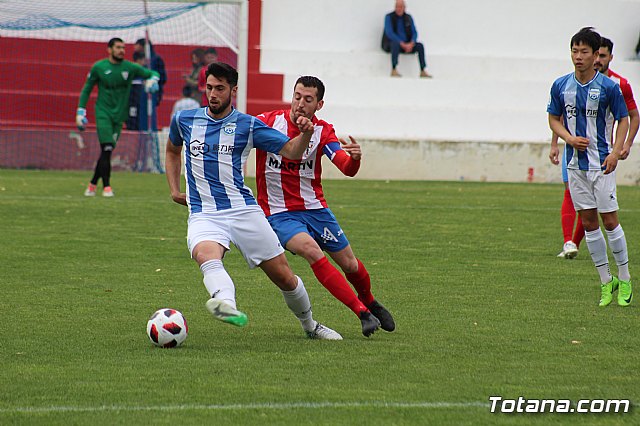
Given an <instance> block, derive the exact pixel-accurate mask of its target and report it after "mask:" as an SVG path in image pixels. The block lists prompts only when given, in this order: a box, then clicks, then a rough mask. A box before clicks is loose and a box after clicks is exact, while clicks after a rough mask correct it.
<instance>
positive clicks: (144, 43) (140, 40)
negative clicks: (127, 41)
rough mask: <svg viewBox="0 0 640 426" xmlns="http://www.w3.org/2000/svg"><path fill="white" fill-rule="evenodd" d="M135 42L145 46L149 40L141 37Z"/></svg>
mask: <svg viewBox="0 0 640 426" xmlns="http://www.w3.org/2000/svg"><path fill="white" fill-rule="evenodd" d="M134 44H139V45H140V46H142V47H144V46H146V44H147V40H145V39H143V38H139V39H137V40H136V42H135V43H134Z"/></svg>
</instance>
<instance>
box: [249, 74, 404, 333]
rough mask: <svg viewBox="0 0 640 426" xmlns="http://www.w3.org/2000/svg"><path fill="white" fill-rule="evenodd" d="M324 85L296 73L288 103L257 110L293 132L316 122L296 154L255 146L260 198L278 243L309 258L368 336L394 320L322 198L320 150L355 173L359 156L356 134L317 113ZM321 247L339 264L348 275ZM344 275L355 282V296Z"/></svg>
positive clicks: (281, 128) (391, 327)
mask: <svg viewBox="0 0 640 426" xmlns="http://www.w3.org/2000/svg"><path fill="white" fill-rule="evenodd" d="M324 90H325V89H324V84H323V83H322V81H320V79H318V78H316V77H312V76H304V77H300V78H299V79H298V80H297V81H296V84H295V86H294V93H293V98H292V100H291V109H289V110H276V111H270V112H265V113H262V114H260V115H259V116H258V118H259V119H261V120H263V121H264V122H265V123H266V124H268V125H269V126H271V127H273V128H274V129H277V130H279V131H280V132H282V133H283V134H285V135H287V136H288V137H291V138H292V137H296V136H297V135H299V134H300V130H299V129H298V126H297V125H295V124H294V123H296V122H297V120H299V119H300V118H301V117H305V118H307V119H309V120H311V121H312V122H313V127H314V131H313V136H312V137H311V143H310V144H309V147H308V149H307V150H306V151H305V152H304V155H303V156H302V159H300V160H297V159H291V157H288V156H286V155H284V156H283V155H281V154H280V153H269V152H266V151H263V150H260V149H258V150H257V151H256V184H257V187H258V203H259V204H260V207H262V210H263V211H264V212H265V214H266V215H267V217H268V219H269V223H270V224H271V226H272V227H273V229H274V230H275V231H276V234H277V235H278V238H279V239H280V242H281V243H282V245H283V246H285V247H286V248H287V250H289V251H291V252H292V253H295V254H297V255H300V256H302V257H304V258H305V259H306V260H307V261H308V262H309V264H310V265H311V269H312V270H313V273H314V274H315V276H316V278H318V281H320V283H321V284H322V285H323V286H324V287H325V288H326V289H327V290H329V292H330V293H331V294H332V295H333V296H334V297H335V298H336V299H338V300H340V301H341V302H342V303H344V304H345V305H346V306H348V307H349V308H350V309H351V310H352V311H353V312H354V313H355V314H356V315H357V316H358V318H360V321H361V324H362V334H364V335H365V336H367V337H368V336H370V335H371V334H373V332H374V331H375V330H377V329H378V327H380V326H381V327H382V329H383V330H386V331H393V330H394V329H395V323H394V320H393V317H392V316H391V314H390V313H389V311H388V310H387V309H385V307H384V306H382V304H380V303H379V302H378V301H376V300H375V298H374V297H373V294H371V281H370V277H369V273H368V272H367V270H366V268H365V267H364V265H363V264H362V262H361V261H360V260H359V259H357V258H356V257H355V255H354V254H353V251H352V250H351V245H350V244H349V241H348V240H347V237H346V236H345V234H344V232H343V231H342V229H341V228H340V225H339V224H338V221H337V220H336V218H335V216H334V215H333V213H332V212H331V210H329V208H328V206H327V202H326V201H325V199H324V195H323V192H322V183H321V179H322V166H321V160H322V156H323V155H326V156H327V157H328V158H329V159H330V160H331V161H332V162H333V164H334V165H336V167H338V169H340V171H341V172H342V173H344V174H345V175H346V176H355V174H356V173H357V172H358V169H359V168H360V159H361V157H362V151H361V149H360V145H358V143H357V142H356V141H355V139H353V138H351V137H350V139H351V141H350V142H346V141H345V140H343V139H340V140H339V139H338V138H337V137H336V134H335V132H334V130H333V126H332V125H330V124H329V123H327V122H325V121H322V120H319V119H318V118H317V117H316V116H315V113H316V112H317V111H319V110H320V108H322V106H323V104H324V100H323V97H324ZM340 144H342V148H341V147H340ZM323 250H324V251H326V252H327V253H329V256H331V258H332V259H333V260H334V261H335V262H336V263H337V264H338V265H339V266H340V268H341V269H342V271H343V272H344V273H345V276H346V279H345V276H343V275H342V274H341V273H340V272H339V271H338V270H337V269H336V268H335V267H334V266H333V265H332V264H331V263H330V262H329V260H328V259H327V257H326V256H325V255H324V253H323ZM347 280H349V282H351V284H353V286H354V287H355V289H356V291H357V293H358V295H357V296H356V295H355V293H354V292H353V290H352V289H351V287H350V286H349V283H348V282H347Z"/></svg>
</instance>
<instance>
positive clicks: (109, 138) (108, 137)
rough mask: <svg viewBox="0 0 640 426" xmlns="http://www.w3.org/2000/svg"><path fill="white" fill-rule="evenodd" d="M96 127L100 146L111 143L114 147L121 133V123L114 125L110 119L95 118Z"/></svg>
mask: <svg viewBox="0 0 640 426" xmlns="http://www.w3.org/2000/svg"><path fill="white" fill-rule="evenodd" d="M96 127H97V128H98V141H100V143H101V144H103V143H112V144H113V145H114V146H115V145H116V143H117V142H118V138H119V137H120V132H121V131H122V123H114V122H113V121H112V120H111V119H110V118H105V117H97V118H96Z"/></svg>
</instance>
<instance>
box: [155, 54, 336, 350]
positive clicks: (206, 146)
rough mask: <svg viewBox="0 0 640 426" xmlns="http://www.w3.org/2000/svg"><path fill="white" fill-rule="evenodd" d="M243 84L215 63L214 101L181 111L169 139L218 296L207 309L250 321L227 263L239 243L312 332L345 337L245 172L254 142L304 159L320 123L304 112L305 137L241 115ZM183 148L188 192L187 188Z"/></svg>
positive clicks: (211, 78)
mask: <svg viewBox="0 0 640 426" xmlns="http://www.w3.org/2000/svg"><path fill="white" fill-rule="evenodd" d="M237 84H238V73H237V71H236V70H235V69H234V68H233V67H231V66H230V65H228V64H224V63H220V62H214V63H212V64H210V65H209V67H208V68H207V85H206V91H207V94H208V98H209V106H208V107H205V108H198V109H192V110H186V111H178V112H176V115H175V116H174V117H173V119H172V121H171V129H170V133H169V141H168V143H167V151H166V154H167V155H166V172H167V181H168V183H169V189H170V191H171V197H172V199H173V200H174V201H175V202H176V203H179V204H182V205H185V206H188V207H189V220H188V230H187V244H188V246H189V251H190V253H191V257H192V258H193V259H194V260H195V261H196V262H197V263H198V265H199V266H200V270H201V271H202V274H203V275H204V279H203V281H204V285H205V287H206V288H207V291H208V292H209V295H210V296H211V299H209V300H208V301H207V304H206V306H207V309H208V310H209V311H210V312H211V314H212V315H213V316H214V317H215V318H217V319H219V320H221V321H223V322H226V323H230V324H234V325H236V326H244V325H245V324H246V323H247V316H246V314H245V313H243V312H240V311H239V310H237V309H236V295H235V286H234V283H233V281H232V280H231V277H230V276H229V274H228V273H227V271H226V270H225V268H224V265H223V263H222V259H223V258H224V255H225V253H226V252H227V251H228V250H229V248H230V243H233V244H234V245H235V246H236V247H237V248H238V250H239V251H240V253H242V255H243V256H244V258H245V260H246V262H247V264H248V265H249V267H250V268H254V267H256V266H259V267H260V268H261V269H262V270H263V271H264V272H265V274H266V275H267V276H268V277H269V279H270V280H271V281H273V283H274V284H276V285H277V286H278V287H279V288H280V290H281V292H282V295H283V296H284V299H285V302H286V303H287V306H289V309H291V311H292V312H293V313H294V315H295V316H296V317H297V318H298V320H299V321H300V323H301V325H302V328H303V329H304V330H305V332H306V333H307V336H308V337H310V338H312V339H324V340H342V336H340V334H338V333H336V332H335V331H333V330H331V329H330V328H327V327H325V326H323V325H322V324H320V323H318V322H316V321H315V320H314V319H313V316H312V313H311V302H310V301H309V295H308V294H307V290H306V289H305V288H304V284H303V283H302V280H301V279H300V278H299V277H297V276H296V275H294V274H293V272H292V271H291V269H290V268H289V264H288V262H287V258H286V257H285V255H284V250H283V248H282V246H281V245H280V243H279V242H278V237H277V236H276V235H275V233H274V232H273V230H272V229H271V227H270V226H269V222H267V220H266V218H265V216H264V213H263V212H262V210H261V209H260V207H258V203H257V202H256V200H255V198H253V194H252V193H251V190H250V189H249V188H248V187H247V186H246V185H245V184H244V175H243V172H242V171H243V166H244V164H245V162H246V161H247V157H248V156H249V152H250V151H251V148H253V147H254V146H255V147H260V148H262V149H265V150H268V151H271V152H278V153H282V154H285V155H287V156H290V157H292V158H300V157H301V156H302V153H303V152H304V150H305V148H306V147H307V145H308V144H309V140H310V138H311V133H312V132H313V125H312V123H311V121H310V120H309V119H307V118H305V117H300V118H299V119H298V120H296V126H298V127H297V128H299V130H300V134H299V135H298V136H297V137H295V138H289V137H287V136H285V135H283V134H281V133H280V132H278V131H276V130H274V129H271V128H270V127H268V126H265V125H264V123H262V122H261V121H260V120H257V119H255V118H254V117H251V116H249V115H246V114H243V113H241V112H238V111H237V110H236V109H235V108H233V107H232V105H231V99H232V97H233V96H235V95H236V92H237ZM183 145H184V147H185V151H184V160H185V180H186V188H187V192H186V193H183V192H181V191H180V170H181V166H182V163H181V153H182V147H183Z"/></svg>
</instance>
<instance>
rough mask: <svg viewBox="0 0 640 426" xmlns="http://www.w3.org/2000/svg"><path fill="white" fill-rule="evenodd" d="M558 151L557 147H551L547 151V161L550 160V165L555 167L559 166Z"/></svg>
mask: <svg viewBox="0 0 640 426" xmlns="http://www.w3.org/2000/svg"><path fill="white" fill-rule="evenodd" d="M559 156H560V150H559V149H558V147H557V146H552V147H551V150H550V151H549V160H551V164H555V165H556V166H557V165H558V164H560V158H559Z"/></svg>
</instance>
